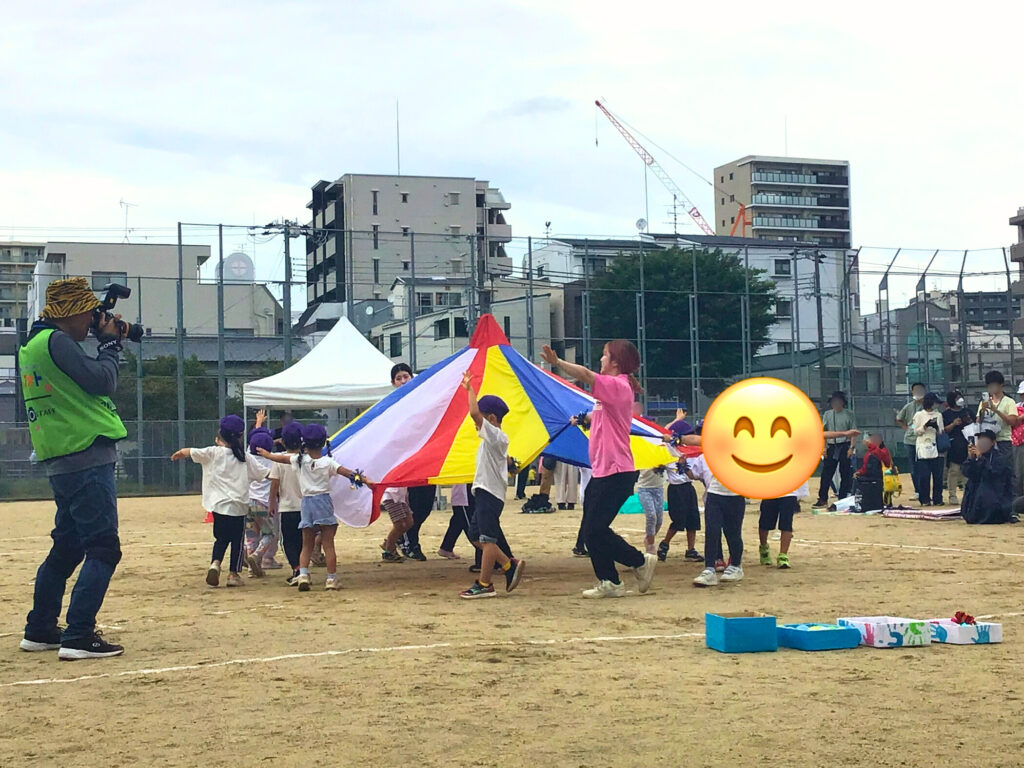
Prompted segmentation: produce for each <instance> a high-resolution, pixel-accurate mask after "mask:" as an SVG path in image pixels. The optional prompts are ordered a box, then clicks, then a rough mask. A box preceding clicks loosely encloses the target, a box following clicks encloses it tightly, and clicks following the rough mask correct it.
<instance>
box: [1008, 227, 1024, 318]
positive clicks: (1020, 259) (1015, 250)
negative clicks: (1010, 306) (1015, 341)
mask: <svg viewBox="0 0 1024 768" xmlns="http://www.w3.org/2000/svg"><path fill="white" fill-rule="evenodd" d="M1010 226H1011V227H1013V228H1015V229H1016V230H1017V242H1016V243H1014V244H1013V245H1011V246H1010V259H1011V260H1012V261H1015V262H1017V264H1018V265H1019V266H1018V269H1019V270H1020V275H1019V277H1018V279H1017V281H1016V282H1015V283H1014V284H1013V286H1012V292H1013V293H1014V294H1016V295H1018V296H1019V295H1020V294H1022V293H1024V207H1021V208H1018V209H1017V215H1016V216H1011V217H1010ZM1021 311H1022V313H1024V308H1022V310H1021ZM1013 335H1014V336H1018V337H1020V338H1024V314H1022V315H1021V317H1018V318H1015V319H1014V321H1013Z"/></svg>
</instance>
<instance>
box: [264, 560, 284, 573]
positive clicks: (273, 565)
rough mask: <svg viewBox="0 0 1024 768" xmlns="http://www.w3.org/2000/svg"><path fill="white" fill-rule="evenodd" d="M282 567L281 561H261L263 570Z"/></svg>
mask: <svg viewBox="0 0 1024 768" xmlns="http://www.w3.org/2000/svg"><path fill="white" fill-rule="evenodd" d="M282 568H284V565H282V564H281V563H279V562H277V560H264V561H263V570H264V571H280V570H281V569H282Z"/></svg>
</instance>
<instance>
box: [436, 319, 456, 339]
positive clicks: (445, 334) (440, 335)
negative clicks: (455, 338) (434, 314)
mask: <svg viewBox="0 0 1024 768" xmlns="http://www.w3.org/2000/svg"><path fill="white" fill-rule="evenodd" d="M451 335H452V334H451V324H450V323H449V322H448V318H447V317H446V318H445V319H444V320H435V321H434V341H440V340H441V339H450V338H451Z"/></svg>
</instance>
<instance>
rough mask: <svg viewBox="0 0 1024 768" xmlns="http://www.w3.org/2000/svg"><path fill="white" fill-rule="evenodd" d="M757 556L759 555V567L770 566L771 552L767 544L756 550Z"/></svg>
mask: <svg viewBox="0 0 1024 768" xmlns="http://www.w3.org/2000/svg"><path fill="white" fill-rule="evenodd" d="M757 551H758V554H760V555H761V565H771V564H772V551H771V549H770V548H769V547H768V545H767V544H762V545H761V546H759V547H758V548H757Z"/></svg>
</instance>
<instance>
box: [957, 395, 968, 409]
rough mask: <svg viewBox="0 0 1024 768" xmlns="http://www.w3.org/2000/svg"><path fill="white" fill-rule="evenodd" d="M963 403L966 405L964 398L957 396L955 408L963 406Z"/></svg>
mask: <svg viewBox="0 0 1024 768" xmlns="http://www.w3.org/2000/svg"><path fill="white" fill-rule="evenodd" d="M965 405H967V401H966V400H964V399H963V398H962V397H959V398H957V401H956V407H957V408H963V407H964V406H965Z"/></svg>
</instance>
